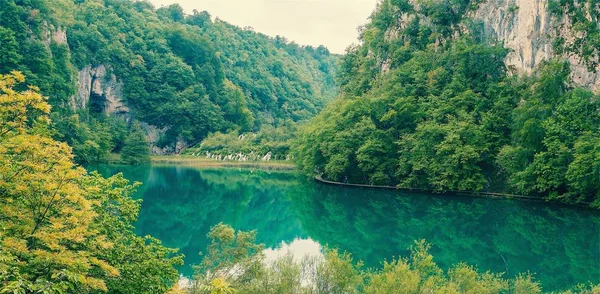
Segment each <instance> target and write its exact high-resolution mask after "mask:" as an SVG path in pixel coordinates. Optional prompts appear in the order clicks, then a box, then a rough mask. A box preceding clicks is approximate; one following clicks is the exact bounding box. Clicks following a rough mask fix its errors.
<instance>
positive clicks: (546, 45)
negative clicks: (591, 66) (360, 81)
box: [378, 0, 600, 92]
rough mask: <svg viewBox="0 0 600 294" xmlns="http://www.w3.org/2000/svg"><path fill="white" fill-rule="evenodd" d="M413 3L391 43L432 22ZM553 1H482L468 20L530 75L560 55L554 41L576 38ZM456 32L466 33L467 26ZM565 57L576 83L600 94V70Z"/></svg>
mask: <svg viewBox="0 0 600 294" xmlns="http://www.w3.org/2000/svg"><path fill="white" fill-rule="evenodd" d="M409 1H410V2H411V3H412V4H413V5H414V7H415V11H416V13H414V14H405V13H400V14H399V15H396V20H395V24H394V25H393V26H391V27H390V28H389V29H388V31H387V32H386V39H387V40H388V42H391V41H393V40H394V39H398V38H402V36H401V35H400V34H401V33H400V32H401V31H402V29H404V28H405V27H406V26H407V24H408V23H409V22H410V21H412V20H413V19H415V18H416V17H419V18H420V19H421V21H422V22H425V23H427V22H429V21H430V20H429V19H428V18H427V17H426V16H424V15H422V14H421V12H420V10H421V8H420V3H421V2H419V1H417V0H409ZM549 1H551V0H482V1H481V2H480V4H478V6H476V7H477V8H476V9H475V10H471V11H469V12H468V13H467V15H466V18H468V19H470V20H473V23H475V24H477V25H479V26H476V27H478V28H481V29H483V36H484V38H485V40H487V41H488V42H491V43H501V44H503V45H504V46H505V47H506V48H508V49H511V50H512V51H511V53H510V54H509V55H508V56H507V58H506V65H507V66H508V67H509V68H510V69H513V70H515V71H516V72H517V73H520V74H530V73H531V72H532V71H533V70H534V69H535V68H536V67H537V65H539V64H540V63H541V62H542V61H543V60H545V59H550V58H554V57H556V56H557V54H556V52H555V50H554V48H553V41H554V40H555V39H556V38H557V37H563V38H565V39H572V37H571V36H570V34H571V32H570V31H568V30H565V28H570V27H571V24H570V23H569V17H568V16H567V15H566V14H565V15H563V16H562V17H560V19H559V18H557V17H556V16H555V15H553V14H552V13H551V12H550V9H549V7H548V5H549ZM472 2H475V1H472ZM380 5H382V3H381V2H380ZM380 8H381V7H379V8H378V9H380ZM455 29H457V30H464V29H466V26H464V25H463V26H460V29H458V28H455ZM561 57H562V58H564V59H566V60H569V62H570V63H571V71H572V79H573V81H574V82H575V84H577V85H580V86H584V87H587V88H590V89H592V90H594V91H596V92H597V91H600V68H599V69H598V70H599V71H598V72H597V73H594V72H591V71H589V70H588V67H587V66H586V65H585V64H584V62H582V61H581V59H580V58H579V57H578V56H576V55H563V56H561ZM379 63H380V65H381V69H382V72H386V71H387V70H388V69H389V64H390V59H389V57H386V58H384V59H382V60H379Z"/></svg>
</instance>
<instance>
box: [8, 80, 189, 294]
mask: <svg viewBox="0 0 600 294" xmlns="http://www.w3.org/2000/svg"><path fill="white" fill-rule="evenodd" d="M24 81H25V78H24V76H23V75H22V74H20V73H19V72H12V73H11V74H8V75H0V293H94V292H106V291H108V292H123V289H126V290H127V291H133V292H132V293H134V292H136V293H142V292H149V291H154V290H158V292H160V290H161V289H168V288H169V287H171V285H172V284H173V282H175V280H176V278H177V272H176V270H175V269H174V267H173V265H175V264H178V263H181V257H180V256H175V250H172V249H168V248H164V247H162V245H161V244H160V242H159V241H157V240H155V239H152V238H150V237H147V238H141V237H138V236H135V234H134V233H133V225H132V224H133V222H134V221H135V220H136V218H137V213H138V210H139V202H137V201H134V200H132V199H131V198H130V195H131V193H133V191H134V187H133V186H131V185H129V184H128V181H126V180H125V179H123V178H122V175H119V176H116V177H113V178H110V179H104V178H102V177H101V176H100V175H98V174H97V173H95V174H91V175H88V174H87V172H86V170H85V169H83V168H81V167H77V166H76V165H75V164H74V163H73V155H72V153H71V148H70V147H69V146H68V145H66V144H65V143H61V142H57V141H55V140H53V139H52V138H51V137H50V136H49V133H50V132H49V124H50V120H49V119H48V114H49V112H50V105H49V104H48V103H47V102H46V99H45V98H44V97H43V96H42V95H41V94H40V93H39V90H38V89H37V88H35V87H27V89H25V90H22V91H19V90H16V89H17V88H19V87H22V85H23V83H24ZM125 261H128V262H125ZM121 271H125V272H126V273H127V275H120V272H121ZM110 286H112V287H114V289H111V288H110ZM117 288H121V289H117ZM150 289H152V290H150ZM158 292H157V293H158Z"/></svg>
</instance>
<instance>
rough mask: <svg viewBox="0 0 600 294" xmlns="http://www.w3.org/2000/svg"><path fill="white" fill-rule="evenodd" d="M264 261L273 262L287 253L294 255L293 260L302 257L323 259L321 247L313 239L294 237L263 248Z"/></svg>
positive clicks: (299, 259) (296, 260)
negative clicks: (289, 240)
mask: <svg viewBox="0 0 600 294" xmlns="http://www.w3.org/2000/svg"><path fill="white" fill-rule="evenodd" d="M263 253H264V254H265V261H266V262H273V261H275V260H277V259H278V258H281V257H283V256H285V255H287V254H291V255H292V256H293V257H294V262H298V263H299V262H300V261H301V260H302V259H303V258H316V259H323V247H322V246H321V244H319V243H318V242H315V241H314V240H313V239H311V238H308V239H294V240H293V241H292V242H291V243H289V244H288V243H286V242H283V241H282V242H281V244H279V246H278V247H276V248H267V249H265V250H263Z"/></svg>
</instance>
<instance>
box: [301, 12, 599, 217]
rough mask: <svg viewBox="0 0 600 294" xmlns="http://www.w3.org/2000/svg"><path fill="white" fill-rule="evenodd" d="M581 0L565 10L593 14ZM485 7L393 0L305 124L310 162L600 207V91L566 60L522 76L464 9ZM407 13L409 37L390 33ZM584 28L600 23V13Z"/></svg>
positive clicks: (343, 178) (332, 172) (383, 178)
mask: <svg viewBox="0 0 600 294" xmlns="http://www.w3.org/2000/svg"><path fill="white" fill-rule="evenodd" d="M572 2H573V1H560V2H558V1H553V2H552V3H553V4H554V6H553V7H554V8H553V9H554V10H555V11H571V10H573V11H574V12H572V13H573V14H577V13H579V14H583V13H585V11H584V10H583V11H582V9H579V10H577V9H576V8H573V5H574V4H573V3H572ZM476 6H477V1H475V2H472V1H460V0H457V1H426V2H422V3H421V5H420V6H413V5H411V3H410V1H404V0H391V1H383V2H382V3H381V5H380V6H379V9H378V10H377V11H376V12H375V13H374V14H373V15H372V17H371V22H370V23H369V24H368V25H366V26H365V27H364V29H363V30H362V33H361V40H362V44H361V45H360V46H356V47H352V48H350V49H349V51H348V52H347V54H346V55H344V56H343V57H342V61H341V65H340V67H341V68H340V73H339V74H338V75H339V76H340V83H341V92H342V94H341V95H340V97H338V98H337V99H336V100H335V101H334V102H332V103H331V104H330V105H329V106H328V107H327V108H326V109H325V110H324V111H323V112H322V113H320V114H319V115H318V116H317V117H316V118H315V119H314V120H312V121H311V123H310V124H308V125H307V126H305V127H303V128H302V130H301V131H300V135H299V137H300V139H299V140H297V142H295V146H294V148H293V150H294V154H295V157H296V159H297V163H298V165H299V166H300V167H301V168H302V169H303V170H304V171H305V172H307V173H308V174H323V176H324V177H325V178H327V179H331V180H334V181H339V182H347V183H363V184H375V185H397V186H399V187H403V188H421V189H430V190H436V191H492V192H506V193H512V194H520V195H534V196H539V197H543V198H545V199H550V200H558V201H562V202H567V203H590V204H591V205H592V206H595V207H600V99H599V96H598V95H597V94H594V93H593V92H592V91H590V90H587V89H585V88H580V87H577V86H575V85H574V84H573V83H572V81H571V80H570V75H569V74H570V67H569V64H568V62H566V61H564V60H561V59H553V60H548V61H544V62H543V63H542V64H541V65H540V66H539V67H538V68H537V70H536V71H535V73H534V74H532V75H531V76H523V75H518V74H513V73H511V71H510V69H509V68H507V67H506V65H505V64H504V58H505V57H506V54H507V53H508V52H509V51H508V49H505V48H503V47H502V44H496V43H494V42H487V41H486V40H482V33H481V32H480V31H479V30H478V28H480V26H478V25H477V24H476V23H473V22H472V21H471V20H470V19H468V18H463V17H462V16H463V15H465V14H466V13H467V12H468V10H470V9H474V8H475V7H476ZM575 7H577V6H575ZM597 8H598V4H595V9H596V10H595V11H596V12H591V13H596V15H597V11H598V10H597ZM590 9H591V8H590ZM591 10H593V9H591ZM591 10H590V11H591ZM445 11H451V12H452V13H451V14H448V13H444V12H445ZM450 15H451V16H452V17H450ZM400 16H406V17H407V18H408V19H410V20H411V21H410V22H408V23H407V24H406V26H405V27H403V28H402V30H401V31H400V32H399V34H400V35H401V36H402V38H397V39H390V38H387V37H386V34H387V32H388V30H389V29H390V28H391V27H392V26H395V25H396V24H395V21H396V20H397V19H399V18H400ZM583 25H584V23H582V26H583ZM582 26H577V27H576V28H579V29H580V30H581V28H582ZM583 27H585V28H588V27H589V29H590V32H597V31H598V23H597V22H595V23H591V24H590V23H589V22H588V23H587V25H585V26H583ZM590 36H591V35H590ZM592 40H595V39H592ZM578 43H582V42H577V41H576V42H575V44H571V46H570V47H569V48H571V49H572V48H579V47H577V46H576V44H578ZM584 44H586V45H585V46H587V43H582V45H581V46H584ZM563 45H564V44H563ZM574 46H575V47H574ZM563 47H564V46H563ZM561 48H562V47H561ZM564 50H567V49H564ZM581 50H582V51H584V52H586V54H587V55H586V58H588V59H590V60H595V59H597V57H598V52H597V51H593V50H592V51H590V50H588V49H585V48H581ZM384 62H385V63H386V64H387V69H386V70H383V69H382V66H383V65H382V64H383V63H384Z"/></svg>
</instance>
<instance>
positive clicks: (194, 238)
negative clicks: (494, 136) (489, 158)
mask: <svg viewBox="0 0 600 294" xmlns="http://www.w3.org/2000/svg"><path fill="white" fill-rule="evenodd" d="M98 170H99V171H100V172H101V173H102V174H104V175H105V176H109V175H112V174H115V173H117V172H123V173H124V175H125V177H126V178H128V179H130V180H132V181H140V182H143V183H144V185H143V186H142V187H141V188H140V189H139V191H138V193H137V195H136V197H139V198H143V200H144V201H143V203H142V207H141V211H140V215H139V221H138V223H137V225H136V229H137V233H138V234H140V235H152V236H154V237H157V238H159V239H161V240H162V241H163V243H164V244H165V245H166V246H169V247H177V248H180V251H181V252H182V253H184V254H185V263H186V265H184V266H182V267H181V268H180V271H181V273H182V274H184V275H191V274H192V269H191V265H192V264H196V263H199V262H200V259H201V257H200V256H199V254H198V252H200V251H203V250H204V249H205V248H206V246H207V244H208V240H207V238H206V234H207V233H208V231H209V229H210V227H211V226H213V225H215V224H217V223H219V222H223V223H226V224H229V225H231V226H233V227H234V228H236V229H240V230H252V229H256V230H257V233H258V241H259V242H261V243H264V244H265V245H266V247H268V248H278V247H280V246H281V245H282V242H284V243H285V244H290V243H293V244H295V245H294V246H293V247H296V248H308V247H310V246H311V245H310V243H314V242H312V240H314V241H316V242H318V243H319V244H321V245H326V244H327V245H329V246H334V247H338V248H340V249H341V250H345V251H349V252H351V253H352V254H353V256H354V257H355V258H356V259H360V260H363V261H364V262H365V264H366V265H367V266H369V267H377V266H379V264H380V262H381V261H382V260H384V259H391V258H392V257H397V256H402V257H407V256H408V254H409V251H408V248H409V247H410V246H411V244H413V240H418V239H426V240H427V241H429V242H430V243H431V244H432V250H431V253H432V254H433V255H434V257H435V260H436V261H437V262H438V264H439V265H440V266H442V267H443V268H447V267H449V266H451V265H452V264H456V263H458V262H461V261H464V262H467V263H469V264H472V265H475V266H477V267H478V268H479V269H480V270H481V271H487V270H490V271H494V272H505V273H507V274H508V276H511V277H512V276H514V275H516V274H518V273H521V272H527V271H529V272H531V273H534V274H535V277H536V278H537V279H538V280H539V281H541V282H542V285H543V286H544V290H546V291H551V290H558V289H563V288H565V287H569V286H572V285H574V284H577V283H587V282H593V283H600V213H598V212H596V211H591V210H584V209H577V208H567V207H560V206H554V205H548V204H544V203H531V202H521V201H509V200H490V199H473V198H462V197H453V196H436V195H424V194H406V193H397V192H395V191H382V190H369V189H357V188H341V187H332V186H326V185H322V184H319V183H315V182H314V181H312V180H311V179H307V178H304V177H302V176H300V175H297V174H295V173H289V172H287V173H286V172H267V171H258V170H248V169H196V168H189V167H177V166H166V167H165V166H160V167H159V166H152V167H150V166H141V167H131V166H100V167H98ZM294 240H296V242H293V241H294ZM307 242H308V243H307ZM313 247H314V246H313ZM317 248H318V246H317Z"/></svg>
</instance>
